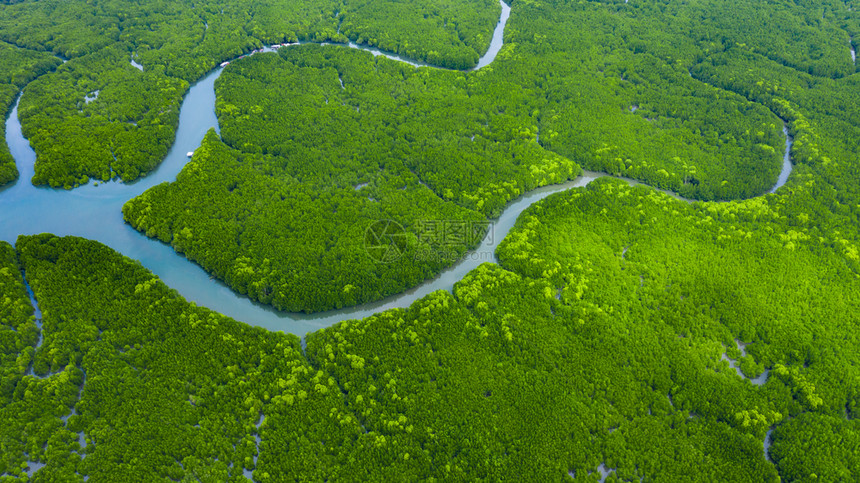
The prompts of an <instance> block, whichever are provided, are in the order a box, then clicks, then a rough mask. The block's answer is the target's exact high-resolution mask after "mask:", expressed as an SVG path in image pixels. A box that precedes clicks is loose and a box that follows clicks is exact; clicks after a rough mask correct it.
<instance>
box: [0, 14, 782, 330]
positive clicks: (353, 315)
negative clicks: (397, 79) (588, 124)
mask: <svg viewBox="0 0 860 483" xmlns="http://www.w3.org/2000/svg"><path fill="white" fill-rule="evenodd" d="M499 3H500V4H501V6H502V15H501V17H500V19H499V23H498V25H497V26H496V29H495V32H494V34H493V39H492V43H491V45H490V47H489V49H488V51H487V53H486V54H485V55H484V56H483V57H482V58H481V59H480V60H479V62H478V65H477V66H476V67H475V69H479V68H481V67H484V66H486V65H489V64H490V63H491V62H492V61H493V60H494V59H495V57H496V55H497V54H498V52H499V50H500V49H501V47H502V44H503V39H502V37H503V34H504V28H505V24H506V23H507V20H508V16H509V15H510V7H509V6H508V5H506V4H505V3H504V2H501V1H500V2H499ZM349 46H350V47H353V48H357V49H362V50H368V51H370V52H372V53H374V55H385V56H386V57H390V58H392V59H395V60H398V61H403V62H408V63H410V64H412V65H416V66H418V65H420V64H416V63H414V62H412V61H408V60H406V59H402V58H400V57H397V56H395V55H391V54H388V53H383V52H380V51H378V50H376V49H371V48H368V47H365V46H358V45H355V44H350V45H349ZM263 50H264V51H271V49H263ZM222 71H223V68H217V69H215V70H213V71H212V72H210V73H209V74H207V75H206V76H205V77H203V78H202V79H201V80H200V81H198V82H197V83H195V84H194V85H193V86H192V87H191V89H190V90H189V92H188V94H187V95H186V96H185V99H184V100H183V102H182V107H181V110H180V114H179V127H178V130H177V132H176V141H175V142H174V144H173V147H172V148H171V149H170V151H169V153H168V154H167V157H166V158H165V159H164V161H163V162H162V163H161V165H159V167H158V168H157V169H156V170H154V171H153V172H151V173H150V174H149V175H148V176H146V177H143V178H141V179H139V180H137V181H135V182H132V183H120V182H109V183H104V184H100V185H98V186H96V185H95V184H94V183H91V184H89V185H86V186H81V187H79V188H76V189H74V190H70V191H67V190H58V189H52V188H46V187H36V186H33V185H32V184H31V183H30V179H31V178H32V177H33V174H34V169H33V165H34V163H35V160H36V155H35V152H33V150H32V149H31V147H30V144H29V142H28V141H27V140H26V139H25V138H24V136H23V134H22V132H21V124H20V122H19V120H18V103H19V102H20V98H19V99H18V101H17V102H16V104H15V107H14V108H13V109H12V112H11V114H10V116H9V117H8V118H7V120H6V142H7V143H8V145H9V148H10V150H11V152H12V155H13V156H14V158H15V160H16V162H17V164H18V169H19V171H20V173H21V174H20V176H19V178H18V181H16V182H15V183H14V184H11V185H8V186H7V187H5V188H0V213H2V214H3V216H2V219H0V239H2V240H4V241H7V242H10V243H14V242H15V240H16V238H17V237H18V235H21V234H24V235H28V234H38V233H54V234H56V235H59V236H67V235H74V236H80V237H84V238H89V239H92V240H98V241H99V242H101V243H104V244H105V245H107V246H109V247H111V248H113V249H114V250H116V251H118V252H120V253H122V254H123V255H125V256H128V257H130V258H133V259H136V260H139V261H140V262H141V263H142V264H143V266H144V267H146V268H147V269H149V270H150V271H152V272H153V273H154V274H155V275H157V276H158V277H159V278H160V279H161V280H162V281H164V283H166V284H167V285H169V286H170V287H172V288H174V289H176V290H177V291H178V292H179V293H180V294H181V295H182V296H183V297H185V298H186V299H187V300H189V301H194V302H195V303H197V304H198V305H201V306H204V307H208V308H210V309H212V310H215V311H217V312H220V313H222V314H225V315H227V316H229V317H232V318H234V319H236V320H240V321H243V322H246V323H248V324H251V325H257V326H260V327H264V328H266V329H269V330H273V331H284V332H290V333H293V334H296V335H299V336H302V337H303V336H304V334H306V333H308V332H313V331H316V330H318V329H321V328H324V327H328V326H331V325H333V324H335V323H337V322H340V321H342V320H348V319H358V318H364V317H367V316H370V315H372V314H374V313H376V312H379V311H382V310H386V309H391V308H396V307H401V308H405V307H408V306H409V305H411V304H412V303H413V302H414V301H416V300H418V299H420V298H422V297H424V296H425V295H427V294H429V293H431V292H434V291H437V290H448V291H450V290H452V289H453V286H454V283H456V282H457V281H459V280H460V279H462V278H463V277H464V276H465V275H466V274H467V273H468V272H470V271H471V270H473V269H475V268H476V267H477V266H478V265H480V264H481V263H484V262H495V261H496V257H495V253H494V251H495V245H496V244H497V243H498V242H500V241H501V240H502V239H503V238H504V237H505V236H506V235H507V234H508V232H509V231H510V229H511V228H512V227H513V225H514V222H515V221H516V219H517V217H518V216H519V214H520V213H522V211H523V210H524V209H526V208H527V207H528V206H530V205H531V204H533V203H535V202H537V201H540V200H542V199H544V198H546V197H547V196H549V195H551V194H553V193H558V192H561V191H565V190H568V189H571V188H577V187H582V186H586V185H587V184H588V183H589V182H591V181H592V180H594V179H596V178H598V177H601V176H606V175H605V174H602V173H593V172H586V173H584V174H583V175H582V176H581V177H579V178H577V179H575V180H573V181H569V182H567V183H564V184H558V185H553V186H545V187H542V188H538V189H536V190H533V191H531V192H529V193H527V194H525V195H524V196H522V197H520V198H519V199H517V200H515V201H514V202H512V203H511V204H510V205H508V207H507V208H506V209H505V210H504V212H503V213H502V215H501V216H500V217H499V219H498V220H496V221H495V222H494V225H493V230H491V231H490V232H489V233H488V235H487V238H485V239H484V240H483V242H482V243H481V245H480V246H479V247H478V248H477V249H475V250H473V251H472V252H470V253H469V254H467V255H466V256H465V257H464V258H463V259H462V260H461V261H460V262H459V263H457V264H456V265H454V266H452V267H450V268H448V269H447V270H445V271H443V272H442V273H441V274H439V275H438V276H437V277H435V278H434V279H432V280H428V281H426V282H424V283H422V284H421V285H419V286H417V287H415V288H413V289H410V290H407V291H405V292H402V293H400V294H397V295H393V296H391V297H388V298H386V299H383V300H380V301H378V302H373V303H368V304H363V305H360V306H356V307H351V308H347V309H341V310H331V311H327V312H321V313H317V314H303V313H284V312H278V311H276V310H274V309H272V308H270V307H268V306H263V305H260V304H258V303H255V302H253V301H251V300H250V299H248V298H247V297H245V296H242V295H238V294H237V293H235V292H233V291H232V290H231V289H230V288H228V287H227V286H226V285H224V284H223V283H221V282H220V281H218V280H214V279H212V278H210V276H209V274H208V273H207V272H206V271H204V270H203V269H202V268H200V266H198V265H197V264H195V263H193V262H191V261H189V260H188V259H186V258H184V257H183V256H181V255H179V254H177V253H176V252H175V251H174V250H173V249H172V248H171V247H170V246H169V245H166V244H164V243H161V242H159V241H157V240H154V239H150V238H147V237H146V236H144V235H142V234H141V233H139V232H137V231H136V230H134V229H133V228H131V226H129V225H128V224H126V223H125V222H124V221H123V218H122V205H123V204H124V203H125V202H126V201H128V200H129V199H131V198H133V197H136V196H138V195H140V194H141V193H143V192H144V191H146V190H147V189H149V188H151V187H152V186H155V185H157V184H159V183H162V182H164V181H173V180H175V179H176V175H177V174H178V173H179V171H180V170H181V169H182V167H183V166H184V165H185V163H186V162H187V160H188V158H187V157H186V153H187V152H189V151H194V150H195V149H196V148H197V147H198V146H199V145H200V142H201V141H202V140H203V136H204V135H205V134H206V131H207V130H209V128H212V127H214V128H215V129H216V130H218V120H217V118H216V117H215V89H214V84H215V80H216V79H217V78H218V76H219V75H221V72H222ZM790 147H791V137H790V136H788V133H787V131H786V149H785V156H784V159H783V170H782V173H781V174H780V177H779V181H778V182H777V185H776V186H775V187H774V189H773V190H772V191H774V190H776V189H777V188H779V187H780V186H782V184H783V183H785V180H786V179H787V178H788V174H789V172H790V171H791V160H790V159H789V150H790Z"/></svg>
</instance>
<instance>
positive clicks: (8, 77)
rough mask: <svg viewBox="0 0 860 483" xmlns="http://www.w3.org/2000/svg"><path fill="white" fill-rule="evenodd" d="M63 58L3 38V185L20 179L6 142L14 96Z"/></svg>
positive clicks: (0, 151)
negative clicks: (11, 43) (9, 42)
mask: <svg viewBox="0 0 860 483" xmlns="http://www.w3.org/2000/svg"><path fill="white" fill-rule="evenodd" d="M60 63H61V61H60V59H58V58H56V57H54V56H52V55H49V54H46V53H44V52H34V51H32V50H26V49H22V48H19V47H16V46H14V45H9V44H7V43H5V42H1V41H0V112H3V113H4V114H5V115H4V117H3V120H4V122H3V124H2V125H0V186H3V185H4V184H6V183H8V182H10V181H12V180H14V179H16V178H18V168H17V167H16V166H15V160H14V159H13V158H12V155H11V154H10V153H9V147H8V146H7V145H6V123H5V119H6V117H5V116H8V115H9V114H8V113H9V111H10V110H11V109H12V105H13V104H14V103H15V98H16V97H17V96H18V93H19V92H21V89H23V88H24V86H25V85H27V83H29V82H30V81H31V80H33V79H35V78H36V77H38V76H40V75H42V74H44V73H46V72H48V71H50V70H52V69H54V68H55V67H56V66H57V65H59V64H60Z"/></svg>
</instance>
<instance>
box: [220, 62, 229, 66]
mask: <svg viewBox="0 0 860 483" xmlns="http://www.w3.org/2000/svg"><path fill="white" fill-rule="evenodd" d="M228 65H230V62H221V67H227V66H228Z"/></svg>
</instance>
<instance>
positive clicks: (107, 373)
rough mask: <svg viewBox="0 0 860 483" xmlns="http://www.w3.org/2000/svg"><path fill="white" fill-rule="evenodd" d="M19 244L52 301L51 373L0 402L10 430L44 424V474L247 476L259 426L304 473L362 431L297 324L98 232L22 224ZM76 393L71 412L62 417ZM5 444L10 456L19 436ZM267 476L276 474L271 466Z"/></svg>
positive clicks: (269, 445) (33, 447)
mask: <svg viewBox="0 0 860 483" xmlns="http://www.w3.org/2000/svg"><path fill="white" fill-rule="evenodd" d="M7 248H8V247H7ZM18 249H19V252H20V256H21V261H22V264H23V265H24V267H25V268H26V271H27V272H26V273H27V278H28V280H29V281H30V283H31V284H32V287H33V290H34V292H35V294H36V298H37V300H38V301H39V306H40V308H41V309H42V311H43V313H44V326H43V335H44V337H45V340H44V343H43V345H42V346H41V347H40V348H39V350H37V351H36V373H37V374H51V375H49V376H48V377H47V378H46V379H35V378H33V377H25V378H24V382H22V383H21V384H19V385H18V387H17V388H16V392H15V398H14V401H13V402H12V403H11V404H9V405H4V406H5V407H4V409H2V410H0V411H2V412H0V415H2V417H3V422H4V424H3V425H0V428H2V429H0V434H3V436H4V438H8V436H7V435H6V434H5V431H7V429H6V428H9V430H12V429H16V430H17V431H21V428H22V427H23V426H22V425H28V426H27V427H28V428H29V427H32V428H33V429H34V430H35V429H37V428H38V431H39V432H38V433H37V434H31V433H30V432H29V431H22V432H20V433H19V434H24V435H26V436H27V440H26V441H27V446H25V447H24V450H25V451H27V452H28V453H29V455H30V458H31V459H35V458H36V457H37V456H38V458H39V460H40V461H42V462H45V463H47V466H46V467H45V468H43V469H41V470H40V471H39V476H40V477H41V478H45V479H51V478H54V479H57V480H62V481H68V480H69V479H72V474H73V473H74V472H77V473H78V474H79V475H89V476H90V478H91V481H92V480H96V481H143V480H146V481H153V480H159V479H161V480H163V479H166V478H172V479H176V480H182V479H183V478H200V479H202V480H204V481H228V479H229V480H230V481H245V480H243V477H242V468H243V467H244V468H247V469H250V470H253V469H254V461H255V457H256V455H257V452H258V448H257V445H256V443H255V435H259V436H261V437H262V442H261V443H260V448H259V450H260V451H261V452H269V453H271V454H272V455H273V456H274V455H275V454H277V460H278V461H279V464H282V465H285V467H287V468H291V471H292V472H293V473H289V474H292V475H295V476H296V477H297V478H301V477H302V476H301V475H303V474H304V475H309V474H313V473H308V472H319V471H320V469H324V468H329V467H332V466H333V464H334V462H335V461H336V460H335V461H332V456H331V455H332V454H337V453H338V452H339V451H341V450H340V448H341V447H347V448H348V447H349V444H350V441H351V440H352V438H354V437H357V435H358V434H360V433H361V429H360V427H359V425H358V423H357V422H356V420H355V418H354V417H352V416H351V415H349V414H346V413H344V412H343V403H342V399H341V395H340V391H339V390H338V389H337V386H336V385H335V384H334V381H333V380H331V379H330V378H329V377H327V376H324V375H322V374H320V373H319V372H318V371H316V370H315V369H313V368H311V367H310V366H309V365H308V363H307V362H306V361H305V360H304V358H303V356H302V353H301V349H300V346H299V340H298V338H297V337H295V336H292V335H289V336H288V335H284V334H282V333H270V332H267V331H265V330H263V329H259V328H254V327H249V326H247V325H245V324H240V323H237V322H235V321H233V320H232V319H228V318H226V317H224V316H222V315H219V314H216V313H213V312H211V311H209V310H208V309H205V308H198V307H196V306H194V304H189V303H188V302H186V301H185V300H183V299H182V298H181V297H179V296H178V295H177V294H176V292H175V291H173V290H171V289H169V288H168V287H166V286H165V285H164V284H163V283H161V282H160V281H159V280H158V279H157V278H155V277H153V275H152V274H151V273H150V272H148V271H147V270H145V269H144V268H143V267H141V266H140V264H139V263H137V262H134V261H132V260H129V259H125V258H123V257H121V256H120V255H118V254H116V253H115V252H113V251H111V250H110V249H109V248H107V247H105V246H103V245H100V244H98V243H95V242H91V241H87V240H83V239H79V238H71V237H70V238H62V239H61V238H57V237H53V236H51V235H40V236H33V237H22V238H20V239H19V241H18ZM6 253H7V254H11V251H10V250H8V249H7V250H6ZM16 273H17V272H16ZM19 291H20V290H19ZM4 293H6V291H5V290H4ZM12 293H15V292H12ZM5 366H6V362H5V360H4V367H5ZM84 373H85V374H86V381H85V383H84V384H83V389H82V390H80V395H79V396H78V393H79V391H78V387H77V386H78V384H80V381H81V376H82V374H84ZM71 389H73V391H72V390H71ZM69 395H71V398H69V397H67V396H69ZM28 407H29V408H30V409H27V410H25V408H28ZM72 407H73V408H74V413H73V415H71V416H69V417H68V420H67V421H66V422H65V423H63V422H62V421H61V420H60V419H59V418H56V417H54V416H61V415H63V414H66V415H68V414H69V411H70V408H72ZM261 416H265V420H263V422H262V424H260V429H259V430H258V429H257V428H256V425H257V424H258V423H260V421H261ZM297 428H300V430H299V431H296V430H297ZM70 431H72V432H70ZM78 431H81V432H82V433H83V435H84V436H85V438H86V443H87V444H86V448H84V449H78V442H77V437H76V435H75V434H74V433H73V432H78ZM46 437H47V440H48V447H47V449H43V447H42V444H43V442H44V441H45V438H46ZM39 438H42V439H39ZM5 441H7V440H6V439H4V444H5ZM322 441H326V443H325V444H323V443H322ZM310 442H313V443H310ZM4 448H7V449H4V451H3V454H4V457H6V455H7V452H9V453H8V455H9V457H8V458H7V459H11V457H12V456H13V455H14V454H15V453H12V451H13V449H15V450H17V447H16V446H12V445H8V446H4ZM277 448H290V449H289V451H281V450H279V449H277ZM325 448H329V449H328V450H326V449H325ZM73 451H76V453H73ZM77 454H80V455H81V456H82V457H83V459H82V460H81V459H80V458H79V457H78V456H76V455H77ZM7 469H8V467H7ZM0 471H2V469H0ZM287 474H288V473H284V475H287ZM306 477H307V476H306ZM78 478H80V477H78ZM256 479H258V481H259V480H262V481H265V478H264V477H263V476H261V475H260V474H259V472H258V473H257V474H256Z"/></svg>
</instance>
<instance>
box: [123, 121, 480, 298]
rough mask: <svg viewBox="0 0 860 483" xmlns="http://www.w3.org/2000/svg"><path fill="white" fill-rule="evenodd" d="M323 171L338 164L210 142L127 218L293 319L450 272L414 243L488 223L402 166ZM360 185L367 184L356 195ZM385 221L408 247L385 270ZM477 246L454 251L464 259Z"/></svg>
mask: <svg viewBox="0 0 860 483" xmlns="http://www.w3.org/2000/svg"><path fill="white" fill-rule="evenodd" d="M314 161H316V162H318V163H328V162H331V161H336V160H332V159H330V158H319V159H316V160H314V159H311V160H308V161H305V160H304V159H301V158H298V159H295V160H293V159H292V158H280V157H274V156H270V155H262V154H243V153H241V152H238V151H236V150H233V149H230V148H229V147H227V146H225V145H224V144H223V143H222V142H221V141H220V140H219V139H218V136H217V135H216V134H215V133H214V132H211V131H210V132H209V134H208V135H207V136H206V139H205V140H204V142H203V145H202V146H201V147H200V148H199V149H197V150H196V151H195V154H194V159H193V160H191V161H190V162H189V163H188V164H187V165H186V167H185V168H184V170H183V171H182V173H180V175H179V176H178V177H177V181H176V182H175V183H170V184H167V183H164V184H161V185H159V186H156V187H155V188H152V189H151V190H149V191H147V192H145V193H144V194H143V195H141V196H139V197H138V198H135V199H133V200H131V201H129V202H128V203H127V204H126V205H125V206H124V207H123V215H124V217H125V219H126V220H127V221H128V222H129V223H130V224H131V225H132V226H134V227H135V228H137V229H139V230H141V231H142V232H144V233H146V234H147V235H148V236H152V237H157V238H158V239H160V240H162V241H164V242H165V243H170V244H171V245H172V246H173V247H174V248H175V249H176V250H177V251H179V252H182V253H184V254H185V255H186V256H187V257H188V258H190V259H191V260H195V261H197V262H198V263H200V264H201V265H202V266H203V267H204V268H206V269H207V270H208V271H210V272H211V273H213V274H215V275H217V276H218V277H219V278H221V279H223V280H224V281H225V282H227V284H229V285H230V286H231V287H232V288H234V289H235V290H237V291H239V292H240V293H245V294H248V295H249V296H250V297H251V298H252V299H254V300H259V301H261V302H264V303H269V304H272V305H274V306H275V307H277V308H279V309H283V310H290V311H301V310H308V311H318V310H323V309H328V308H333V307H342V306H344V305H354V304H356V303H361V302H366V301H369V300H377V299H379V298H382V297H384V296H386V295H390V294H393V293H397V292H400V291H402V290H405V289H406V288H408V287H410V286H414V285H416V284H418V283H419V282H421V281H423V280H425V279H427V278H430V277H432V276H433V275H434V274H436V273H438V272H439V271H440V270H441V269H442V268H443V267H444V266H446V265H450V264H451V263H452V262H453V260H452V259H435V258H428V257H422V256H421V254H422V253H424V252H425V251H428V250H429V249H430V248H431V247H429V246H428V243H427V242H425V241H422V240H419V239H418V237H417V233H418V232H419V226H420V224H421V223H422V222H423V221H424V220H459V221H462V222H477V221H480V220H482V219H483V218H482V217H481V216H480V215H479V214H478V213H475V212H474V211H471V210H467V209H463V208H460V207H458V206H456V205H454V204H452V203H447V202H445V201H443V200H441V199H439V198H438V197H437V196H435V195H434V194H433V192H431V191H430V190H429V189H427V187H425V186H422V185H421V184H419V183H418V182H417V180H416V179H415V176H414V175H412V174H411V173H410V172H409V171H408V170H406V169H404V168H403V167H402V165H401V166H398V165H397V164H396V163H395V164H394V165H393V166H388V167H385V168H383V167H382V166H378V167H376V166H375V167H373V168H365V170H364V172H362V171H361V166H358V167H357V169H356V170H355V172H350V171H346V170H344V169H343V168H344V167H348V166H349V165H347V166H337V165H335V166H332V167H331V169H329V168H328V167H325V168H322V167H320V168H316V172H318V173H321V174H324V175H323V176H315V175H314V174H313V173H314V171H311V170H308V167H309V166H308V165H309V164H310V162H314ZM347 161H348V160H347ZM312 169H314V168H312ZM360 180H365V182H366V183H367V182H369V184H367V186H364V187H361V188H360V189H356V188H355V187H353V185H358V184H359V182H360ZM386 220H392V221H393V222H394V223H395V226H399V227H402V229H403V231H402V232H401V233H403V235H404V236H403V240H402V241H403V245H402V246H401V245H398V246H392V247H391V248H392V250H395V251H396V252H395V251H392V253H390V254H389V257H388V258H385V257H382V256H380V254H377V253H374V252H372V251H370V250H369V249H371V248H372V246H373V245H371V244H369V240H368V239H367V236H368V230H369V229H372V227H373V226H374V224H375V223H376V222H378V221H383V222H384V221H386ZM398 236H399V235H398ZM388 241H394V240H389V239H388V238H386V239H385V240H382V245H383V246H385V247H388V246H389V244H388ZM479 241H480V239H479V238H477V239H476V237H472V239H464V240H463V241H462V243H459V244H456V245H452V246H450V247H448V248H450V249H451V250H452V252H453V253H455V254H462V253H464V252H465V250H466V248H467V247H469V246H473V245H475V244H476V243H477V242H479ZM389 262H390V263H389Z"/></svg>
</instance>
